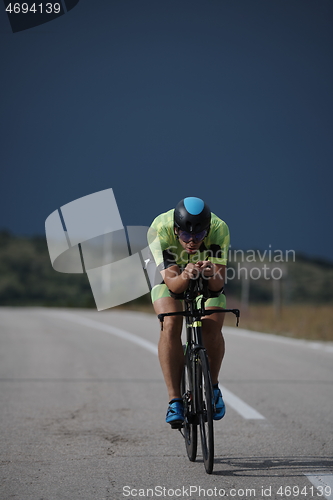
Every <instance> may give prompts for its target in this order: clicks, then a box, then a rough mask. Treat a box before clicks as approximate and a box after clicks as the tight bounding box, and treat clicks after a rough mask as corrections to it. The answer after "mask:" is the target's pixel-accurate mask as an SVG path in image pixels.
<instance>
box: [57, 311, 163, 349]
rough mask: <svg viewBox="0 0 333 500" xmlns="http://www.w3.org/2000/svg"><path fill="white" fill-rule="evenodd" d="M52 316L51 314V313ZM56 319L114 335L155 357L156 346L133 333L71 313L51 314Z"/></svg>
mask: <svg viewBox="0 0 333 500" xmlns="http://www.w3.org/2000/svg"><path fill="white" fill-rule="evenodd" d="M51 314H52V313H51ZM52 315H53V316H55V317H56V318H59V317H61V318H64V319H67V320H68V321H73V323H79V324H81V325H84V326H88V327H91V328H95V329H96V330H101V331H102V332H106V333H111V335H115V336H116V337H120V338H122V339H124V340H128V341H130V342H133V343H134V344H138V345H140V346H141V347H143V348H144V349H147V350H148V351H150V352H153V353H154V354H156V355H157V346H156V345H155V344H153V343H152V342H149V340H145V339H143V338H141V337H139V336H138V335H134V334H133V333H129V332H126V331H125V330H122V329H120V328H117V327H116V326H111V325H106V324H105V323H101V322H99V321H94V320H93V319H89V318H85V317H84V316H79V315H78V314H72V313H65V312H64V313H54V314H52Z"/></svg>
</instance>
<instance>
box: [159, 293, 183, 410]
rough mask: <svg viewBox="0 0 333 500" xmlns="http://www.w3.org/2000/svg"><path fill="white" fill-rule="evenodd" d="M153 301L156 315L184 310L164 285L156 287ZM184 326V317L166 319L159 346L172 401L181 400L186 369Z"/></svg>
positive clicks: (162, 366)
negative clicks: (182, 337)
mask: <svg viewBox="0 0 333 500" xmlns="http://www.w3.org/2000/svg"><path fill="white" fill-rule="evenodd" d="M154 290H155V292H154ZM152 299H153V306H154V309H155V312H156V314H162V313H167V312H177V311H181V310H182V309H183V308H182V302H181V301H180V300H175V299H173V298H172V297H171V296H170V294H169V291H168V288H167V286H166V285H164V284H163V285H157V287H154V289H153V291H152ZM182 324H183V317H182V316H169V317H168V316H167V317H165V318H164V322H163V330H161V333H160V340H159V344H158V357H159V361H160V365H161V368H162V372H163V376H164V380H165V383H166V386H167V390H168V394H169V400H170V401H171V400H172V399H177V398H181V394H180V381H181V377H182V372H183V367H184V353H183V348H182V342H181V331H182Z"/></svg>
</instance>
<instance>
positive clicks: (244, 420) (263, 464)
mask: <svg viewBox="0 0 333 500" xmlns="http://www.w3.org/2000/svg"><path fill="white" fill-rule="evenodd" d="M158 331H159V325H158V320H157V319H156V318H155V317H154V316H150V315H146V314H138V313H133V312H126V311H123V312H122V311H111V312H100V313H97V312H96V311H92V310H59V309H43V308H1V309H0V432H1V438H0V439H1V459H0V466H1V467H0V480H1V483H0V498H1V500H10V499H18V500H42V499H43V500H67V499H68V500H104V499H116V500H118V499H119V500H120V499H125V498H129V499H134V498H168V499H169V498H181V499H185V498H190V499H192V500H194V499H195V500H197V499H207V498H236V499H238V498H241V499H250V498H251V499H254V498H255V499H264V498H268V499H271V500H272V499H274V500H284V499H286V498H292V499H306V500H308V499H319V498H326V499H330V498H333V494H330V488H332V490H333V480H332V477H333V476H332V473H333V456H332V455H333V453H332V452H333V347H332V345H327V344H313V343H309V342H298V341H289V340H285V339H283V338H276V337H274V336H269V335H262V334H251V333H249V332H246V331H244V330H241V329H238V330H236V329H231V328H226V329H225V338H226V345H227V354H226V358H225V361H224V363H223V368H222V371H221V377H220V382H221V384H222V385H223V387H224V388H225V399H226V403H227V414H226V416H225V418H224V419H223V420H222V421H220V422H217V423H216V425H215V443H216V450H215V451H216V452H215V455H216V460H215V468H214V472H213V474H212V475H207V474H206V473H205V471H204V466H203V463H202V460H201V457H200V455H199V457H198V459H197V461H196V462H195V463H192V462H189V460H188V459H187V456H186V453H185V447H184V443H183V439H182V437H181V435H180V433H179V432H178V431H175V430H171V429H170V428H169V426H168V425H167V424H165V422H164V418H165V412H166V407H167V394H166V390H165V387H164V382H163V379H162V375H161V372H160V368H159V363H158V359H157V356H156V345H157V341H158ZM131 334H132V335H131ZM317 486H319V488H317ZM223 495H224V497H223Z"/></svg>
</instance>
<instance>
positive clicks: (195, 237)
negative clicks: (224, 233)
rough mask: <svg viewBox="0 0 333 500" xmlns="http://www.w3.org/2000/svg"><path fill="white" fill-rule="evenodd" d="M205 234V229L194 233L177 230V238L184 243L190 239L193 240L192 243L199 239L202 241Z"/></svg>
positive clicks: (197, 241)
mask: <svg viewBox="0 0 333 500" xmlns="http://www.w3.org/2000/svg"><path fill="white" fill-rule="evenodd" d="M206 235H207V231H206V229H204V230H203V231H201V232H200V233H196V234H192V233H188V232H187V231H179V233H178V236H179V238H180V239H181V240H182V241H184V242H185V243H189V242H190V241H191V240H193V241H194V243H199V241H202V240H203V239H204V238H205V236H206Z"/></svg>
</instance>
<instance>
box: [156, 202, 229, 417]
mask: <svg viewBox="0 0 333 500" xmlns="http://www.w3.org/2000/svg"><path fill="white" fill-rule="evenodd" d="M151 227H152V228H153V230H154V231H156V233H157V236H158V237H157V238H156V239H155V242H153V243H152V244H151V245H150V248H151V251H152V254H153V256H154V259H155V262H156V265H157V267H158V270H159V271H160V272H161V275H162V278H163V282H162V283H161V284H159V285H156V286H154V287H153V289H152V291H151V296H152V302H153V306H154V310H155V312H156V314H162V313H167V312H176V311H181V310H182V303H181V301H180V300H177V299H179V298H182V296H183V295H182V294H183V292H184V291H185V290H186V289H187V287H188V284H189V280H190V279H191V278H196V277H197V276H198V273H201V274H203V275H204V277H205V278H207V280H208V288H209V290H210V291H211V295H212V297H211V298H209V299H208V300H207V302H206V305H205V307H206V309H220V308H225V307H226V298H225V295H224V293H223V286H224V277H225V269H226V264H227V255H228V249H229V242H230V236H229V229H228V226H227V224H226V223H225V222H224V221H222V220H221V219H219V218H218V217H217V216H216V215H215V214H213V213H211V211H210V209H209V207H208V206H207V204H206V203H205V202H204V201H203V200H201V199H200V198H195V197H188V198H184V199H183V200H181V201H180V202H179V203H178V204H177V206H176V208H175V209H172V210H169V211H168V212H166V213H163V214H161V215H159V216H158V217H156V219H155V220H154V221H153V223H152V226H151ZM224 316H225V315H224V314H221V313H220V314H218V313H217V314H212V315H211V316H207V317H205V318H203V319H202V334H203V342H204V346H205V348H206V350H207V354H208V359H209V364H210V371H211V376H212V383H213V388H214V398H215V406H216V412H215V414H214V420H220V419H221V418H223V417H224V415H225V406H224V402H223V398H222V394H221V391H220V389H219V387H218V375H219V371H220V368H221V363H222V359H223V356H224V338H223V335H222V331H221V330H222V326H223V320H224ZM182 322H183V318H182V316H169V317H168V316H167V317H165V319H164V325H163V330H161V333H160V340H159V345H158V355H159V361H160V365H161V368H162V372H163V376H164V380H165V383H166V386H167V390H168V394H169V407H168V410H167V415H166V422H167V423H169V424H171V423H173V424H174V423H176V422H180V423H181V422H183V421H184V412H183V403H182V398H181V394H180V382H181V376H182V371H183V367H184V354H183V348H182V342H181V331H182Z"/></svg>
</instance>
